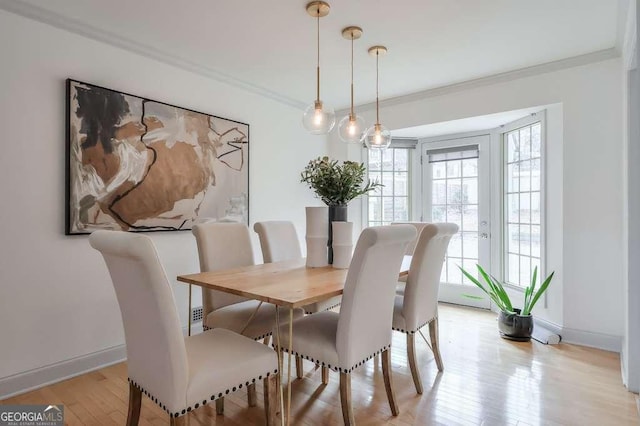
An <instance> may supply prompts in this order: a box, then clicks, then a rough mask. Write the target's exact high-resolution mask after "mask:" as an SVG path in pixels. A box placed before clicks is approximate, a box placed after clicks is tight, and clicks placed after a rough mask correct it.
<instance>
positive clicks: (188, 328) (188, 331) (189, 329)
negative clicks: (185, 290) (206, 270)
mask: <svg viewBox="0 0 640 426" xmlns="http://www.w3.org/2000/svg"><path fill="white" fill-rule="evenodd" d="M187 318H188V319H187V321H188V326H187V336H191V284H189V314H188V316H187Z"/></svg>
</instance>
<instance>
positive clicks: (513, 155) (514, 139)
mask: <svg viewBox="0 0 640 426" xmlns="http://www.w3.org/2000/svg"><path fill="white" fill-rule="evenodd" d="M519 151H520V143H519V137H518V131H517V130H516V131H515V132H510V133H507V162H509V163H513V162H514V161H518V160H520V155H519Z"/></svg>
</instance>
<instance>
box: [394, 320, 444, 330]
mask: <svg viewBox="0 0 640 426" xmlns="http://www.w3.org/2000/svg"><path fill="white" fill-rule="evenodd" d="M436 318H437V317H433V318H431V319H430V320H429V321H427V322H425V323H424V324H422V325H419V326H418V327H417V328H416V329H415V330H413V331H407V330H404V329H402V328H395V327H391V329H392V330H394V331H399V332H401V333H406V334H416V333H417V332H418V330H420V329H421V328H422V327H424V326H425V325H427V324H429V323H430V322H431V321H433V320H434V319H436Z"/></svg>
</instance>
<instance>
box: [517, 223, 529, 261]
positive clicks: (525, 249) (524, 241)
mask: <svg viewBox="0 0 640 426" xmlns="http://www.w3.org/2000/svg"><path fill="white" fill-rule="evenodd" d="M518 237H519V239H520V254H526V255H527V256H528V255H530V254H531V226H529V225H520V234H519V235H518Z"/></svg>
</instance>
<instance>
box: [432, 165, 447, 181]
mask: <svg viewBox="0 0 640 426" xmlns="http://www.w3.org/2000/svg"><path fill="white" fill-rule="evenodd" d="M431 175H432V176H433V178H434V179H444V178H445V177H447V164H446V163H445V162H443V161H441V162H439V163H432V164H431Z"/></svg>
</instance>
